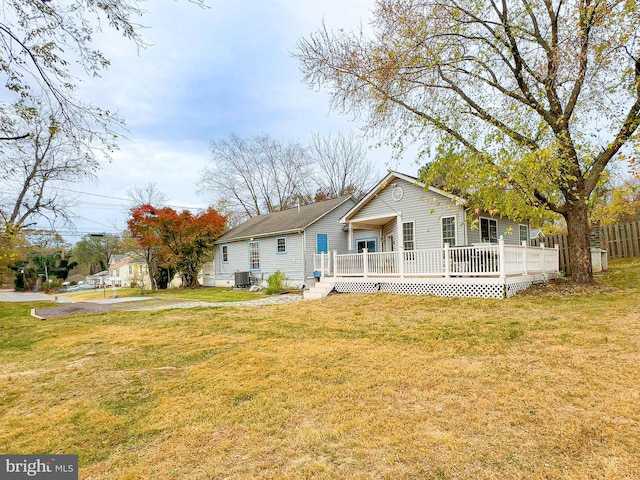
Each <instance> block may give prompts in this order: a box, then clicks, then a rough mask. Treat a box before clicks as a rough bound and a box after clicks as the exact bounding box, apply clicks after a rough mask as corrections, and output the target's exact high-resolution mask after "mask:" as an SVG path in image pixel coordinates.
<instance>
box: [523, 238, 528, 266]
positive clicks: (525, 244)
mask: <svg viewBox="0 0 640 480" xmlns="http://www.w3.org/2000/svg"><path fill="white" fill-rule="evenodd" d="M522 247H523V249H524V255H523V257H524V273H523V275H528V274H529V272H528V268H527V255H528V252H527V242H526V241H525V240H523V241H522Z"/></svg>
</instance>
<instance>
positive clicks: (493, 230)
mask: <svg viewBox="0 0 640 480" xmlns="http://www.w3.org/2000/svg"><path fill="white" fill-rule="evenodd" d="M480 241H481V242H483V243H498V221H497V220H494V219H493V218H481V219H480Z"/></svg>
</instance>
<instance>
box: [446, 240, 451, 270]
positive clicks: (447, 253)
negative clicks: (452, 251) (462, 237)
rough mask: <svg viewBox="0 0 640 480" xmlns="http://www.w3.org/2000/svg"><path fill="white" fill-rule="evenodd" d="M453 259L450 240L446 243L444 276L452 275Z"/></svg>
mask: <svg viewBox="0 0 640 480" xmlns="http://www.w3.org/2000/svg"><path fill="white" fill-rule="evenodd" d="M450 261H451V259H450V258H449V242H447V243H445V244H444V276H445V278H449V277H450V273H451V263H450Z"/></svg>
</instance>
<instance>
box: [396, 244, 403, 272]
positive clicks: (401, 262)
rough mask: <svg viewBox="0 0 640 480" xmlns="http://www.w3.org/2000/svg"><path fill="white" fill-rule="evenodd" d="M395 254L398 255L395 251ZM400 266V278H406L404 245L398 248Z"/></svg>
mask: <svg viewBox="0 0 640 480" xmlns="http://www.w3.org/2000/svg"><path fill="white" fill-rule="evenodd" d="M394 255H396V253H395V252H394ZM397 255H398V260H399V261H398V267H399V270H400V272H399V273H400V278H404V248H402V246H400V249H399V250H398V253H397Z"/></svg>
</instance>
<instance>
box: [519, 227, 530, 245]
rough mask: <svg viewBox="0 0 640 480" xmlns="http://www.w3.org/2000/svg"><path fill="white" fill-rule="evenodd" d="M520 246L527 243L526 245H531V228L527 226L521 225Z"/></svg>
mask: <svg viewBox="0 0 640 480" xmlns="http://www.w3.org/2000/svg"><path fill="white" fill-rule="evenodd" d="M519 230H520V245H522V242H526V243H525V245H529V227H528V226H527V225H520V227H519Z"/></svg>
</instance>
